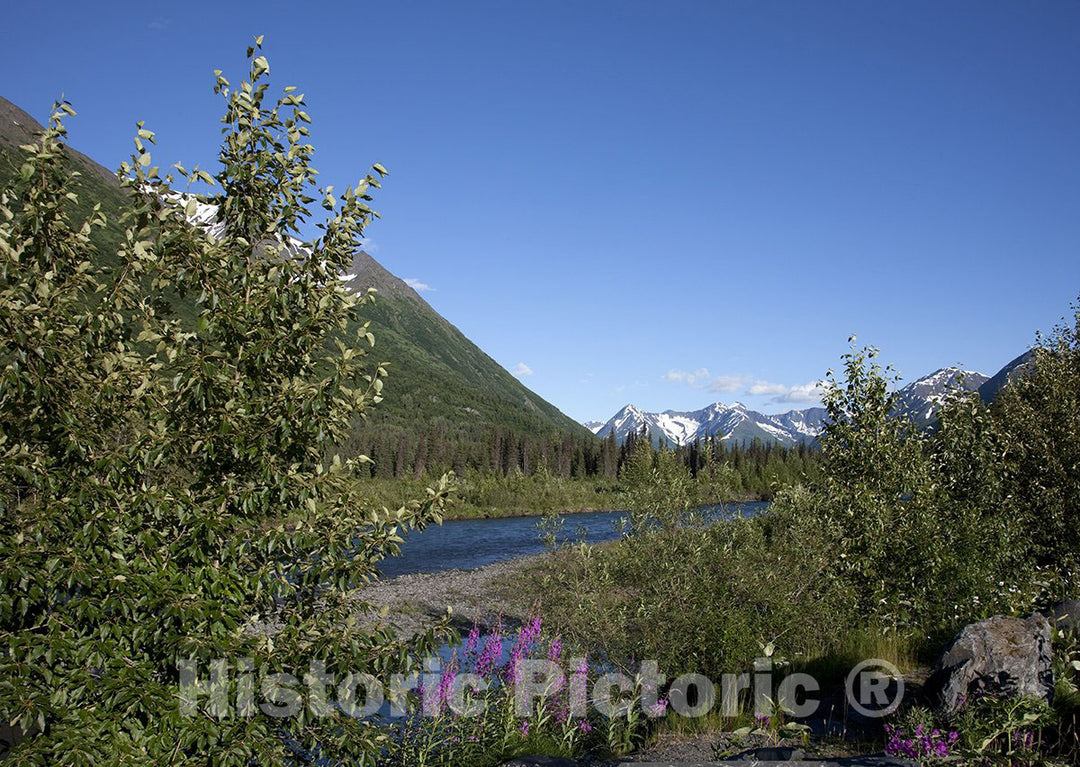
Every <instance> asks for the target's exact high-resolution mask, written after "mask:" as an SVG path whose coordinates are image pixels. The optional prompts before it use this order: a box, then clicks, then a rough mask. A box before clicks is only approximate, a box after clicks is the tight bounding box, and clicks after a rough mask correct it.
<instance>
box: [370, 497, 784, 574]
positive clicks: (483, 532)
mask: <svg viewBox="0 0 1080 767" xmlns="http://www.w3.org/2000/svg"><path fill="white" fill-rule="evenodd" d="M768 505H769V504H768V502H766V501H753V502H749V503H729V504H722V505H719V506H711V507H708V508H706V509H703V510H702V511H703V512H704V513H705V514H706V515H707V516H709V517H710V518H712V519H716V520H721V519H730V518H732V517H737V516H755V515H757V514H760V513H761V512H762V511H763V510H764V509H765V508H766V507H767V506H768ZM625 517H626V512H624V511H593V512H584V513H580V514H566V515H564V516H563V517H562V519H563V526H562V528H561V531H560V533H559V539H560V540H561V541H563V542H567V541H579V540H581V539H582V537H583V536H584V537H585V539H586V540H587V541H589V542H590V543H596V542H597V541H609V540H612V539H614V538H618V537H619V535H620V533H619V530H618V524H619V521H620V520H622V519H624V518H625ZM540 520H541V517H502V518H498V519H462V520H455V521H452V522H445V523H443V524H442V525H433V526H431V527H429V528H427V529H426V530H423V531H421V532H413V533H412V534H410V535H409V537H408V538H407V539H406V541H405V544H404V545H403V546H402V547H401V556H399V557H394V558H391V559H385V560H383V561H382V563H381V565H380V567H379V570H380V571H381V572H382V576H383V577H384V578H394V577H396V576H398V575H407V574H409V573H434V572H439V571H441V570H458V569H461V570H471V569H474V568H477V567H483V566H485V565H490V564H493V563H495V562H499V561H502V560H504V559H512V558H514V557H520V556H525V555H527V554H539V553H540V552H541V551H543V550H544V543H543V541H542V540H541V538H540V535H541V533H540V531H539V530H538V529H537V523H538V522H540Z"/></svg>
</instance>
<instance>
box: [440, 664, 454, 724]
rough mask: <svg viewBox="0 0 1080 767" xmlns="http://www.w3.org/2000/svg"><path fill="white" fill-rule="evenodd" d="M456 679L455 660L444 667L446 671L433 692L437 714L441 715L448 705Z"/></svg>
mask: <svg viewBox="0 0 1080 767" xmlns="http://www.w3.org/2000/svg"><path fill="white" fill-rule="evenodd" d="M456 679H457V659H456V658H455V659H454V660H451V661H450V665H449V666H447V667H446V671H445V672H443V675H442V678H441V679H440V680H439V686H438V687H437V688H436V690H435V709H436V711H435V712H436V713H437V714H441V713H442V711H443V709H444V708H445V707H446V706H448V705H449V703H450V698H451V696H452V695H453V692H454V681H455V680H456Z"/></svg>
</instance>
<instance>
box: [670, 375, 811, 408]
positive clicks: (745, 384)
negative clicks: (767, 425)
mask: <svg viewBox="0 0 1080 767" xmlns="http://www.w3.org/2000/svg"><path fill="white" fill-rule="evenodd" d="M662 378H663V380H665V381H668V382H669V383H681V384H686V385H687V386H692V387H693V388H695V389H708V390H709V391H713V392H717V393H718V394H735V395H743V394H745V395H749V396H753V397H767V398H768V401H769V402H771V403H774V404H787V403H790V404H803V403H813V402H818V401H820V399H821V388H820V387H819V386H818V384H817V383H816V382H814V383H808V384H800V385H796V386H788V385H787V384H781V383H773V382H772V381H763V380H761V379H754V378H751V377H750V376H733V375H722V376H713V375H712V374H711V373H710V372H709V370H708V369H707V368H703V367H702V368H698V369H697V370H695V371H693V372H692V373H691V372H687V371H685V370H677V369H676V370H669V371H668V372H667V373H665V374H664V376H663V377H662Z"/></svg>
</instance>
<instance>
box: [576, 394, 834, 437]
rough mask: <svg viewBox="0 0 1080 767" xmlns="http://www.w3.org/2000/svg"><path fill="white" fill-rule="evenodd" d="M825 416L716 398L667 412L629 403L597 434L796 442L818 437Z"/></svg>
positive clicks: (814, 410) (819, 410) (815, 411)
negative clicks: (769, 411) (770, 411)
mask: <svg viewBox="0 0 1080 767" xmlns="http://www.w3.org/2000/svg"><path fill="white" fill-rule="evenodd" d="M824 416H825V410H824V408H809V409H807V410H797V411H791V412H788V413H782V414H780V415H765V414H764V413H758V412H756V411H754V410H750V409H748V408H747V407H746V405H743V404H742V403H741V402H734V403H732V404H730V405H725V404H723V403H721V402H716V403H714V404H712V405H709V406H708V407H704V408H702V409H701V410H694V411H690V412H676V411H674V410H667V411H664V412H663V413H646V412H644V411H642V410H639V409H638V408H636V407H634V406H633V405H627V406H626V407H624V408H623V409H622V410H620V411H619V412H618V413H616V414H615V415H614V417H612V418H611V420H609V421H608V422H607V423H606V424H604V425H603V426H602V427H601V428H600V429H598V430H597V431H596V435H597V436H598V437H607V436H608V435H609V434H611V433H612V432H614V434H615V440H616V441H617V442H619V443H622V442H625V441H626V438H627V437H628V436H629V435H630V434H631V433H638V434H640V433H641V430H642V429H643V428H645V429H647V430H648V434H649V438H650V439H651V440H652V441H653V442H654V443H656V444H660V443H666V444H669V445H685V444H688V443H690V442H693V441H694V440H696V439H706V438H708V437H718V438H720V439H722V440H734V441H735V442H737V443H749V442H752V441H753V440H754V439H759V440H761V441H762V442H778V443H780V444H782V445H796V444H799V443H809V442H813V441H814V439H815V438H816V437H817V435H818V434H820V433H821V427H822V421H823V419H824Z"/></svg>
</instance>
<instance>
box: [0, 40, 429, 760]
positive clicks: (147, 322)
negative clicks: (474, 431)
mask: <svg viewBox="0 0 1080 767" xmlns="http://www.w3.org/2000/svg"><path fill="white" fill-rule="evenodd" d="M258 42H259V41H257V45H256V46H254V47H253V48H251V49H249V51H248V58H249V59H250V65H251V68H250V80H249V81H246V82H243V83H240V84H239V86H238V87H236V88H235V89H234V88H232V86H230V84H229V83H228V82H227V81H226V79H225V78H224V77H223V76H222V75H221V73H220V72H219V73H217V80H216V87H215V91H216V92H218V93H220V94H222V96H223V97H224V98H225V102H226V108H225V116H224V118H223V123H224V126H225V127H224V139H223V145H222V149H221V154H220V160H221V165H222V170H221V171H220V172H219V173H218V174H217V175H216V176H215V177H213V178H211V176H210V175H209V174H207V173H206V172H205V171H200V170H194V171H191V172H188V171H187V170H185V169H183V168H182V167H179V166H177V168H178V171H179V173H180V174H182V175H183V176H186V177H187V178H188V179H189V181H201V182H216V184H217V185H218V186H219V188H220V189H221V192H220V193H219V194H216V195H212V196H208V197H200V198H195V197H190V198H182V197H179V196H178V195H176V194H174V193H173V192H172V190H171V188H170V185H171V182H172V178H171V177H169V176H166V177H164V178H162V177H161V176H160V175H159V170H158V168H157V167H154V166H153V165H152V158H151V155H150V152H149V144H151V143H152V142H153V134H152V133H151V132H150V131H149V130H147V129H145V128H144V127H143V126H142V125H141V124H140V126H139V131H138V136H137V138H136V140H135V144H136V152H135V154H134V155H133V159H132V162H131V163H130V164H125V166H124V169H123V171H124V173H125V176H126V181H125V187H126V189H127V192H128V195H129V199H130V210H129V212H128V213H127V215H126V218H125V220H124V222H123V225H124V227H125V234H124V237H123V244H122V246H121V248H120V251H119V253H117V254H115V257H113V256H114V254H99V253H95V252H94V251H93V249H92V247H91V244H90V233H91V232H92V231H93V229H94V228H95V227H101V226H105V225H106V222H105V221H104V220H103V218H102V216H101V215H100V214H99V213H98V212H95V213H94V215H93V216H92V217H91V219H90V220H88V221H85V222H82V221H74V222H73V221H71V220H69V218H68V213H67V211H68V203H69V202H71V201H72V193H71V192H69V191H68V186H67V185H68V178H67V173H66V170H65V166H64V165H63V163H62V159H61V150H60V142H61V140H62V138H63V137H64V135H65V133H64V128H63V125H62V118H63V117H64V115H65V114H68V115H70V114H74V112H73V110H72V109H71V108H70V107H69V106H68V105H67V104H61V105H59V106H58V108H57V110H56V113H55V114H54V115H53V118H52V120H51V122H50V127H49V129H48V130H47V131H46V132H45V133H44V135H42V136H41V140H40V143H39V144H37V145H35V146H30V147H26V150H27V152H28V155H27V158H26V161H25V164H24V165H23V166H22V169H21V173H20V174H19V177H18V179H17V181H16V183H15V185H14V186H13V187H12V188H11V189H7V190H4V191H3V193H2V196H0V335H2V336H3V338H4V339H5V343H4V347H3V350H2V352H0V412H2V413H3V419H2V420H0V646H2V654H0V721H3V722H11V723H13V724H14V725H15V726H16V728H17V733H19V735H20V737H21V741H20V742H19V743H18V744H17V745H16V746H15V749H14V750H15V754H16V755H17V756H18V758H20V759H25V760H34V761H38V762H49V763H56V762H61V761H62V762H64V763H73V762H95V763H97V762H101V763H120V762H127V761H138V762H155V763H166V762H181V761H201V762H206V761H208V760H210V759H211V758H212V759H213V761H214V762H215V763H222V764H226V763H235V764H249V763H252V762H253V761H257V762H260V763H263V762H278V761H283V760H285V759H286V758H287V757H289V756H290V755H295V754H296V753H298V752H300V753H303V752H309V753H310V752H317V753H320V754H323V755H326V754H340V755H351V756H353V757H355V758H358V759H361V760H364V759H370V757H371V756H372V754H374V753H375V752H376V751H377V750H378V748H379V747H380V743H381V742H384V737H385V736H384V734H382V733H380V732H379V731H378V730H376V729H374V728H373V727H372V726H371V725H370V724H369V723H367V722H364V721H360V720H354V719H349V718H344V717H342V716H340V715H339V716H336V717H335V716H324V717H318V716H316V714H317V713H318V712H317V711H316V707H315V705H314V704H313V703H311V702H310V701H309V706H308V707H307V708H303V707H302V708H300V709H299V710H298V711H297V712H296V713H295V715H294V716H291V717H287V718H279V717H271V716H267V715H265V714H262V713H258V710H251V711H246V712H245V711H242V710H241V711H237V710H235V709H233V708H232V707H231V706H230V705H228V703H231V702H232V701H234V700H236V695H238V694H239V692H240V688H239V686H238V685H239V682H238V681H237V678H236V672H237V671H238V669H239V668H241V667H242V664H243V663H244V661H242V660H241V659H250V663H251V664H252V666H253V668H254V669H255V671H256V672H257V673H259V675H260V676H259V678H260V679H262V675H263V674H265V673H267V672H279V671H285V672H295V673H297V674H300V673H303V671H305V670H307V669H308V667H309V663H310V662H311V661H322V662H323V663H325V665H326V673H328V674H330V675H333V676H335V677H337V678H338V679H340V678H341V676H342V675H343V674H344V673H345V672H354V673H363V672H367V673H371V674H375V675H377V676H379V675H384V674H386V673H388V672H389V671H391V670H405V669H407V668H409V667H411V666H412V665H413V659H414V653H413V650H419V649H423V648H424V647H430V646H432V644H433V643H434V642H435V641H436V637H435V635H434V634H431V635H429V636H427V637H426V638H423V639H422V640H420V641H419V642H418V644H417V645H416V646H415V647H411V646H410V645H408V644H405V643H401V642H398V641H397V640H395V639H393V638H392V637H391V635H389V634H388V633H386V632H384V631H382V630H379V629H377V628H375V629H364V630H361V629H359V628H358V627H357V621H356V617H355V613H356V610H357V606H356V605H355V604H353V603H352V601H351V598H350V596H349V589H350V588H351V587H353V586H354V585H356V584H358V583H361V582H363V581H365V580H366V579H369V578H371V577H373V576H372V574H373V572H374V570H373V568H374V565H375V563H376V562H377V561H378V560H379V559H380V558H381V557H383V556H384V555H386V554H387V553H388V552H391V551H393V550H394V549H395V547H396V546H397V545H398V543H400V541H401V537H400V536H401V534H402V532H403V530H404V529H406V528H408V527H410V526H422V525H424V524H426V523H428V522H430V521H433V520H437V519H438V518H439V510H440V508H441V506H442V503H443V501H444V499H445V497H446V493H447V482H446V479H445V478H444V481H443V482H441V483H440V485H439V487H437V488H434V489H432V490H430V491H429V493H428V496H427V498H426V499H425V500H424V501H423V502H422V503H412V504H409V505H407V506H405V507H403V508H400V509H398V510H396V511H390V510H387V509H381V510H371V509H367V508H365V505H364V503H363V499H362V498H361V497H359V496H358V494H357V487H358V483H357V482H356V481H355V478H354V469H355V463H353V462H342V461H341V460H340V459H338V458H337V457H336V456H334V454H333V452H334V451H333V447H334V445H335V444H337V443H339V442H340V441H341V440H342V438H343V437H344V435H345V431H346V429H348V428H349V426H350V424H351V423H352V419H353V418H354V417H355V416H356V414H357V413H360V412H363V411H364V410H366V409H367V408H369V407H370V406H371V405H372V404H374V403H376V402H377V401H378V399H379V392H380V389H381V386H382V378H383V375H384V374H383V371H382V370H381V369H379V368H374V369H370V368H369V366H368V365H367V359H366V357H365V354H366V351H365V349H366V347H367V346H368V345H370V343H371V341H372V339H371V337H370V335H369V334H368V333H367V328H366V326H365V325H364V324H363V323H362V321H361V319H360V311H359V310H360V308H361V306H362V305H363V303H364V302H365V300H367V299H366V297H357V296H354V295H352V294H351V293H349V292H348V291H347V290H345V289H344V288H343V287H342V284H341V283H340V281H339V280H338V276H339V274H340V273H341V272H342V271H343V270H344V269H345V268H346V267H347V266H348V265H349V264H350V262H351V259H352V256H353V253H354V252H355V249H356V248H357V247H358V245H357V243H358V237H359V236H360V234H361V232H362V231H363V228H364V227H365V226H366V225H367V224H368V223H369V221H370V220H371V218H372V216H373V215H374V212H373V211H372V210H371V209H370V208H369V207H368V206H367V201H368V200H370V195H369V190H370V189H372V188H374V187H377V186H378V180H377V178H376V176H374V175H368V176H367V177H366V178H365V179H364V180H362V181H361V182H360V183H359V184H358V185H357V186H356V187H355V188H350V189H348V190H347V191H346V192H345V193H344V194H343V195H341V196H340V198H335V196H334V195H333V193H332V191H331V190H330V189H325V190H319V192H318V193H319V195H320V197H321V199H322V202H323V205H324V207H325V208H327V209H328V210H330V211H331V214H330V218H329V219H328V220H327V221H326V222H325V223H323V224H321V225H320V228H321V231H322V234H321V236H320V237H319V238H318V239H317V240H316V241H315V242H313V243H311V244H310V245H308V246H304V248H303V249H301V248H299V247H298V243H297V241H296V240H295V239H294V234H295V233H296V232H297V226H298V225H299V223H300V222H301V221H303V220H304V219H305V218H306V217H307V216H308V215H309V210H308V207H307V206H308V205H309V204H310V203H311V202H313V201H314V198H313V197H311V196H310V194H311V193H312V190H311V187H312V186H313V176H314V173H315V171H314V170H313V169H312V168H311V167H310V165H309V158H310V155H311V151H312V150H311V147H310V145H308V144H307V143H306V142H305V138H306V136H307V135H308V130H307V127H306V124H307V122H308V116H307V114H306V113H305V112H304V111H303V107H304V103H303V99H302V97H301V96H300V95H299V94H297V93H296V92H295V91H294V89H291V88H287V89H286V90H285V93H284V94H283V95H282V96H281V97H280V98H279V99H278V100H277V102H276V103H274V104H268V103H267V88H268V86H267V83H266V81H265V79H266V76H267V75H268V73H269V64H268V63H267V61H266V59H265V58H264V57H263V56H262V55H261V54H259V53H258V48H259V45H258ZM374 170H375V172H376V173H377V175H379V176H381V175H382V174H383V173H384V171H383V170H382V168H381V167H380V166H378V165H376V166H374ZM199 202H205V203H211V204H214V205H216V206H217V208H218V222H219V224H220V225H221V227H220V228H221V229H222V230H223V231H221V232H218V233H216V235H214V236H211V235H210V234H209V233H208V232H207V231H204V230H203V229H201V228H199V227H195V226H192V225H191V224H190V223H189V220H188V217H189V216H190V215H191V214H193V213H194V212H195V211H196V207H197V205H198V203H199ZM268 625H269V626H273V628H272V629H267V628H266V627H267V626H268ZM216 659H223V660H224V662H226V663H227V666H226V670H227V671H228V672H230V673H231V674H232V675H233V676H232V677H231V679H232V681H231V682H229V683H228V688H227V689H226V690H224V691H223V692H226V693H227V695H228V697H227V699H224V700H225V704H223V705H218V704H219V703H221V702H222V701H217V700H215V699H213V698H209V699H208V698H206V697H199V698H198V699H197V700H194V701H183V700H180V699H179V698H181V697H182V696H180V695H178V692H177V681H178V665H179V664H180V663H182V662H186V663H189V664H194V665H196V666H197V668H198V671H199V677H200V680H201V681H200V684H202V682H203V681H204V679H203V678H204V677H205V676H206V675H207V673H208V671H209V669H210V664H211V662H212V661H214V660H216ZM208 687H209V685H203V686H202V687H198V688H193V689H195V690H198V689H202V690H205V689H207V688H208ZM263 710H264V711H265V709H263Z"/></svg>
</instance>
